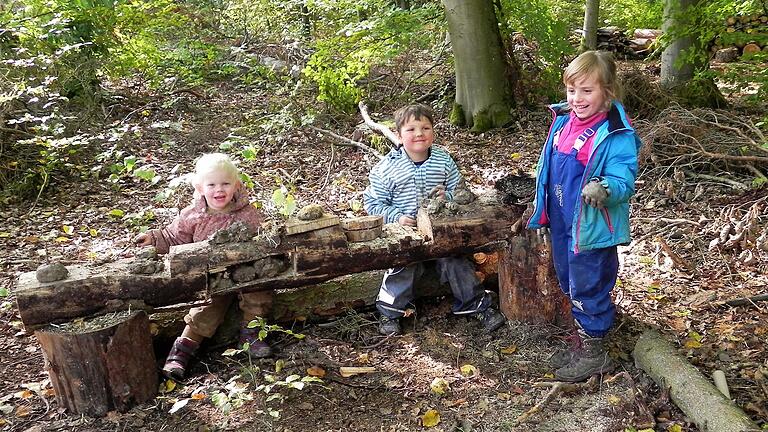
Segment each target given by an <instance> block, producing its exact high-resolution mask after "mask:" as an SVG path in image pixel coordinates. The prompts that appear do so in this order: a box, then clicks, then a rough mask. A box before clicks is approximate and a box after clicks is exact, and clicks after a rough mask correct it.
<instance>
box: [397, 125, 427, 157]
mask: <svg viewBox="0 0 768 432" xmlns="http://www.w3.org/2000/svg"><path fill="white" fill-rule="evenodd" d="M397 136H398V137H399V138H400V142H401V143H402V144H403V148H404V149H405V152H406V153H407V154H408V156H409V157H410V158H411V160H412V161H414V162H421V161H423V160H426V159H427V157H428V156H429V148H430V147H431V146H432V141H434V140H435V131H434V130H433V129H432V122H430V121H429V119H428V118H426V117H422V118H420V119H418V120H417V119H415V118H410V119H408V121H406V122H405V123H404V124H403V125H402V127H400V130H399V131H398V132H397Z"/></svg>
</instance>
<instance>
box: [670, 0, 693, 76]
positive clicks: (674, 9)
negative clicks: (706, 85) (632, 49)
mask: <svg viewBox="0 0 768 432" xmlns="http://www.w3.org/2000/svg"><path fill="white" fill-rule="evenodd" d="M698 1H699V0H666V1H665V3H664V23H663V24H662V26H661V29H662V31H663V32H664V33H665V34H670V35H673V36H672V40H671V41H670V42H669V45H668V46H667V47H666V48H665V49H664V52H663V53H662V54H661V86H662V87H664V88H665V89H668V90H670V89H674V88H677V87H679V86H681V85H684V84H687V83H688V82H690V81H691V80H692V79H693V74H694V72H695V71H696V66H697V64H696V63H694V62H692V61H688V62H683V61H681V54H682V53H683V52H685V51H686V50H690V49H695V37H694V36H693V35H687V36H674V34H675V33H677V34H680V33H682V32H684V31H685V30H686V29H688V28H690V26H691V25H692V23H691V22H690V16H691V15H692V14H688V13H687V11H688V10H689V8H690V9H691V10H693V8H694V7H695V5H696V3H698Z"/></svg>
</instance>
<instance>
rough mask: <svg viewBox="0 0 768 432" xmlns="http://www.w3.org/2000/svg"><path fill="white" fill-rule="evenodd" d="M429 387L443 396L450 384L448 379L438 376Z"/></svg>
mask: <svg viewBox="0 0 768 432" xmlns="http://www.w3.org/2000/svg"><path fill="white" fill-rule="evenodd" d="M429 388H430V389H431V390H432V393H435V394H438V395H440V396H442V395H444V394H445V392H447V391H448V389H449V388H450V385H449V384H448V381H446V380H445V378H440V377H437V378H435V379H433V380H432V383H431V384H430V385H429Z"/></svg>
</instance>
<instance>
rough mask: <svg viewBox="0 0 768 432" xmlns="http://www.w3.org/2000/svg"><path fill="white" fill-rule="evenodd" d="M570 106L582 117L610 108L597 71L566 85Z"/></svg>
mask: <svg viewBox="0 0 768 432" xmlns="http://www.w3.org/2000/svg"><path fill="white" fill-rule="evenodd" d="M565 93H566V95H567V98H568V106H569V107H570V108H571V110H573V112H574V114H576V116H577V117H578V118H580V119H586V118H589V117H592V116H593V115H595V114H597V113H599V112H603V111H607V110H608V104H607V102H608V100H607V99H608V98H607V95H606V92H605V90H604V89H603V86H602V85H601V84H600V81H599V80H598V77H597V74H596V73H591V74H589V75H584V76H583V77H581V78H578V79H576V80H575V81H574V82H572V83H569V84H568V85H567V86H566V91H565Z"/></svg>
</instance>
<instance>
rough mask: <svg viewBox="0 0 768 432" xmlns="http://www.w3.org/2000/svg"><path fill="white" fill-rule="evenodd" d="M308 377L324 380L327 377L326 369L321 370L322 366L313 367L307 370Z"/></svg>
mask: <svg viewBox="0 0 768 432" xmlns="http://www.w3.org/2000/svg"><path fill="white" fill-rule="evenodd" d="M307 375H309V376H313V377H318V378H322V377H324V376H325V369H323V368H321V367H320V366H312V367H311V368H308V369H307Z"/></svg>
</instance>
